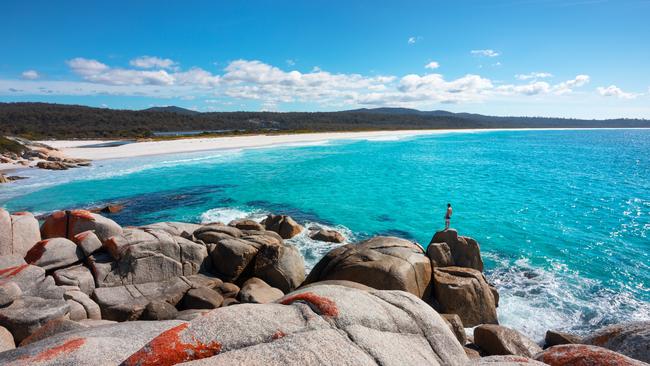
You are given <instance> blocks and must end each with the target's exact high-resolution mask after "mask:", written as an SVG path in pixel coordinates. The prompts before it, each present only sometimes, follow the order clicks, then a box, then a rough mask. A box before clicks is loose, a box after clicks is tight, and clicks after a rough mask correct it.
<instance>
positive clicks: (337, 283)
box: [300, 280, 374, 291]
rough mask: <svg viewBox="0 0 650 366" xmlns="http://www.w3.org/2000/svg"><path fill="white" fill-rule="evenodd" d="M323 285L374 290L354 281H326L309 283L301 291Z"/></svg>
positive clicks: (301, 287)
mask: <svg viewBox="0 0 650 366" xmlns="http://www.w3.org/2000/svg"><path fill="white" fill-rule="evenodd" d="M322 285H333V286H344V287H350V288H354V289H357V290H363V291H372V290H374V289H373V288H372V287H368V286H366V285H364V284H361V283H359V282H354V281H346V280H325V281H318V282H313V283H308V284H305V285H302V286H300V289H307V288H310V287H314V286H322Z"/></svg>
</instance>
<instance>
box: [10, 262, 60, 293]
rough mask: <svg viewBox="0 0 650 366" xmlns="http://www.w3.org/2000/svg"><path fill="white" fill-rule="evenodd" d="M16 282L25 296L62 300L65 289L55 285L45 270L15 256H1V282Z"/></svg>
mask: <svg viewBox="0 0 650 366" xmlns="http://www.w3.org/2000/svg"><path fill="white" fill-rule="evenodd" d="M9 281H12V282H15V283H16V284H17V285H18V287H20V289H21V290H22V292H23V295H25V296H36V297H42V298H45V299H54V300H62V299H63V289H61V288H59V287H57V286H56V285H55V284H54V279H53V278H52V277H51V276H45V269H43V268H41V267H38V266H33V265H30V264H27V263H25V261H24V260H23V259H22V258H18V257H15V256H0V282H3V283H4V282H9Z"/></svg>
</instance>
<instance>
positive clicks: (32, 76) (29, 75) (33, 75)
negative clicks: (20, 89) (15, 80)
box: [20, 70, 41, 80]
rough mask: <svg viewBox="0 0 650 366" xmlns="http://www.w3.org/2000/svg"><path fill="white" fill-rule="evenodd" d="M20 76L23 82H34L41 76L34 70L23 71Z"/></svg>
mask: <svg viewBox="0 0 650 366" xmlns="http://www.w3.org/2000/svg"><path fill="white" fill-rule="evenodd" d="M20 76H21V77H22V78H23V79H25V80H36V79H38V78H39V77H41V75H40V74H39V73H38V71H36V70H26V71H23V73H22V74H20Z"/></svg>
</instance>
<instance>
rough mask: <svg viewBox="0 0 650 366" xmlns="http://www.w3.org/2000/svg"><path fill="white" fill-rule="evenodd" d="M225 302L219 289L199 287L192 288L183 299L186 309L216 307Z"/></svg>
mask: <svg viewBox="0 0 650 366" xmlns="http://www.w3.org/2000/svg"><path fill="white" fill-rule="evenodd" d="M222 303H223V296H221V294H219V293H218V292H217V291H215V290H213V289H210V288H207V287H199V288H193V289H190V290H189V291H187V292H186V293H185V296H184V297H183V300H182V306H183V308H184V309H216V308H218V307H220V306H221V304H222Z"/></svg>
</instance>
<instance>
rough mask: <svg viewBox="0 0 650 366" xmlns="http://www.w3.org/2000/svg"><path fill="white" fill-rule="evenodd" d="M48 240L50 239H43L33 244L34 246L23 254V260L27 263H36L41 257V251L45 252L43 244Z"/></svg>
mask: <svg viewBox="0 0 650 366" xmlns="http://www.w3.org/2000/svg"><path fill="white" fill-rule="evenodd" d="M49 241H50V239H45V240H41V241H39V242H38V243H36V244H34V246H33V247H32V248H31V249H30V250H28V251H27V254H25V262H27V263H29V264H34V263H36V261H38V260H39V259H41V257H42V256H43V253H45V246H46V245H47V243H48V242H49Z"/></svg>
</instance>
